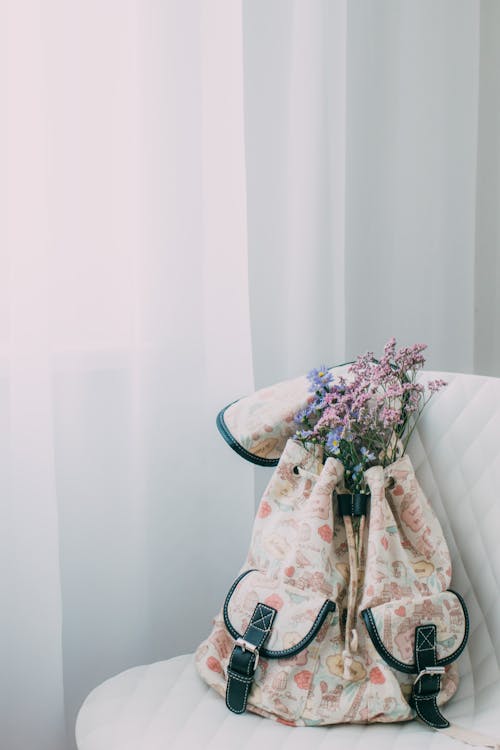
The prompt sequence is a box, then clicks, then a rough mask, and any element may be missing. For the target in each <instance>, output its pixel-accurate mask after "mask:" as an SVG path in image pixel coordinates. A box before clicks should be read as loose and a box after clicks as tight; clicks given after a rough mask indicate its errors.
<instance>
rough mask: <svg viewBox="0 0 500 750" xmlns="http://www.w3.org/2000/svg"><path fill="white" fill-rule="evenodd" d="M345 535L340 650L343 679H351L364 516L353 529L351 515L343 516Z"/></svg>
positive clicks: (356, 646)
mask: <svg viewBox="0 0 500 750" xmlns="http://www.w3.org/2000/svg"><path fill="white" fill-rule="evenodd" d="M343 519H344V525H345V530H346V537H347V549H348V555H349V588H348V593H347V617H346V622H345V641H344V651H343V652H342V656H343V662H344V679H345V680H350V679H352V662H353V656H352V655H353V654H355V653H356V652H357V650H358V631H357V630H356V628H355V627H354V620H355V617H356V602H357V598H358V587H359V580H360V570H361V562H362V555H363V541H364V530H365V516H364V515H362V516H360V519H359V527H358V528H357V529H356V530H355V529H354V524H353V522H352V516H348V515H346V516H343Z"/></svg>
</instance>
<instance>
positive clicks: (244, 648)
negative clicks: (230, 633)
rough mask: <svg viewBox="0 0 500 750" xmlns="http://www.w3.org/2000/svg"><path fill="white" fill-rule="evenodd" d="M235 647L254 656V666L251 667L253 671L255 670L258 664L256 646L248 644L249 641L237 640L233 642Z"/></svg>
mask: <svg viewBox="0 0 500 750" xmlns="http://www.w3.org/2000/svg"><path fill="white" fill-rule="evenodd" d="M234 645H235V646H239V647H240V648H241V650H242V651H250V652H251V653H252V654H254V656H255V664H254V665H253V668H254V670H255V669H257V664H258V663H259V652H258V650H257V646H256V645H255V644H254V643H250V641H246V640H245V639H244V638H237V639H236V640H235V642H234Z"/></svg>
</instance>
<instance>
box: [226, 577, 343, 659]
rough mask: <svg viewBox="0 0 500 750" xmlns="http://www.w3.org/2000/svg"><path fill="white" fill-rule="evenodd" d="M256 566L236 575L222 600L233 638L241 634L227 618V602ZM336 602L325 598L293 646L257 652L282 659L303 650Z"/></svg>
mask: <svg viewBox="0 0 500 750" xmlns="http://www.w3.org/2000/svg"><path fill="white" fill-rule="evenodd" d="M256 570H257V569H256V568H251V569H250V570H245V572H244V573H241V575H239V576H238V578H237V579H236V580H235V582H234V583H233V585H232V586H231V588H230V589H229V591H228V593H227V596H226V600H225V602H224V607H223V615H224V623H225V625H226V628H227V629H228V631H229V632H230V634H231V635H232V637H233V638H234V639H236V638H242V637H243V636H242V635H241V633H238V631H237V630H236V628H235V627H234V626H233V625H232V623H231V621H230V619H229V613H228V607H229V602H230V600H231V597H232V595H233V593H234V590H235V588H236V586H237V585H238V584H239V582H240V581H241V580H242V579H243V578H245V576H247V575H248V574H249V573H255V572H256ZM335 609H336V604H335V602H332V601H331V599H325V602H324V603H323V606H322V607H321V609H320V610H319V612H318V615H317V617H316V619H315V621H314V623H313V626H312V628H311V629H310V630H309V631H308V632H307V633H306V635H305V636H304V637H303V638H302V639H301V640H300V641H299V642H298V643H297V644H295V646H291V647H290V648H284V649H282V650H281V651H273V650H271V649H268V648H264V647H262V648H260V649H259V654H260V656H263V657H265V658H266V659H283V658H286V657H288V656H295V655H296V654H299V653H300V652H301V651H303V650H304V649H305V648H306V646H308V645H309V644H310V643H311V641H312V640H314V638H316V636H317V635H318V632H319V631H320V629H321V626H322V625H323V623H324V622H325V619H326V616H327V615H328V613H329V612H335Z"/></svg>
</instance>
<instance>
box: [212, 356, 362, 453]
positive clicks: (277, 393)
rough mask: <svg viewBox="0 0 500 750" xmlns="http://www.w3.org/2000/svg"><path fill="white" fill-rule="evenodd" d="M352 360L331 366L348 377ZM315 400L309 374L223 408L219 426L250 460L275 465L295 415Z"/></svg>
mask: <svg viewBox="0 0 500 750" xmlns="http://www.w3.org/2000/svg"><path fill="white" fill-rule="evenodd" d="M350 364H351V363H350V362H347V363H345V364H342V365H338V366H336V367H332V368H329V369H330V371H331V372H333V373H334V374H335V375H337V376H338V375H343V376H344V377H347V370H348V368H349V365H350ZM312 399H313V394H311V392H310V391H309V381H308V380H307V376H306V375H301V376H300V377H298V378H293V379H291V380H284V381H282V382H280V383H276V384H275V385H272V386H269V387H267V388H261V389H260V390H258V391H256V392H255V393H253V394H251V395H250V396H245V397H244V398H240V399H238V400H237V401H233V403H231V404H229V405H228V406H226V407H224V409H222V410H221V411H220V412H219V414H218V415H217V428H218V430H219V432H220V434H221V435H222V437H223V438H224V440H225V441H226V443H228V445H230V446H231V448H233V450H235V451H236V452H237V453H238V454H239V455H240V456H242V457H243V458H245V459H246V460H247V461H251V462H252V463H255V464H259V465H261V466H276V465H277V463H278V461H279V458H280V456H281V453H282V452H283V449H284V447H285V444H286V441H287V440H288V438H289V437H291V436H292V435H293V434H294V433H295V431H296V430H297V427H298V426H297V424H296V423H295V422H294V416H295V415H296V414H297V413H298V412H299V411H300V410H301V409H304V408H305V407H306V406H307V405H308V403H309V402H310V401H312Z"/></svg>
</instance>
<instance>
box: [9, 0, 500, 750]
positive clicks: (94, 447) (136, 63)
mask: <svg viewBox="0 0 500 750" xmlns="http://www.w3.org/2000/svg"><path fill="white" fill-rule="evenodd" d="M499 38H500V12H499V5H498V3H496V2H491V1H489V0H481V2H477V1H476V0H439V2H436V0H408V2H399V1H397V0H349V1H347V0H272V2H269V0H246V1H245V2H242V0H210V2H209V1H208V0H140V2H139V0H85V2H83V1H82V2H72V3H68V2H66V1H65V0H10V1H9V0H4V1H3V2H2V3H0V49H1V50H2V55H3V61H2V64H1V65H0V76H1V78H0V86H1V87H2V89H1V94H2V95H1V99H0V101H1V102H2V108H3V110H2V113H1V116H0V143H1V144H2V148H1V149H0V174H1V175H2V178H0V185H1V188H0V189H1V190H2V193H1V195H0V212H1V215H0V219H1V221H0V225H1V227H2V232H3V236H2V241H1V251H0V252H1V255H0V264H1V265H0V414H1V415H2V419H1V420H0V445H1V451H0V490H1V494H0V498H1V499H0V514H1V515H0V536H1V539H0V550H1V552H0V555H1V558H0V559H1V567H0V591H1V604H2V613H1V617H0V655H1V656H0V667H1V671H0V745H1V746H2V748H4V747H5V748H6V750H21V748H22V750H68V749H69V750H71V748H73V725H74V718H75V713H76V710H77V708H78V706H79V705H80V703H81V701H82V700H83V698H84V697H85V695H86V694H87V692H88V691H89V690H90V689H91V688H93V687H94V686H95V685H97V684H98V683H99V682H101V681H102V680H104V679H105V678H107V677H109V676H111V675H112V674H114V673H116V672H118V671H120V670H123V669H125V668H127V667H129V666H132V665H135V664H139V663H145V662H148V661H152V660H156V659H162V658H167V657H169V656H171V655H173V654H176V653H181V652H183V651H189V650H192V649H193V648H194V647H195V645H196V644H197V643H198V642H199V640H200V639H201V638H202V637H203V636H204V635H205V634H206V632H208V628H209V624H210V617H211V616H212V615H213V614H214V613H215V612H216V611H217V610H218V608H219V606H220V602H221V599H222V596H223V593H224V590H225V589H226V587H227V585H228V583H229V581H230V580H231V576H232V575H233V574H234V571H235V570H237V568H238V567H239V565H240V563H241V559H242V557H243V554H244V552H245V550H246V548H247V544H248V537H249V533H250V528H251V521H252V517H253V507H254V506H253V503H254V490H253V486H254V484H253V483H254V473H253V470H252V467H251V466H250V465H248V464H245V463H244V462H243V461H241V460H240V459H239V458H238V457H237V456H236V454H233V453H231V451H230V450H229V449H228V448H227V447H226V446H225V445H224V444H223V442H222V441H221V440H220V439H219V438H218V437H217V436H216V433H215V427H214V417H215V414H216V412H217V410H218V409H219V408H220V407H221V406H222V405H224V404H225V403H227V402H229V401H231V400H232V399H235V398H237V397H239V396H241V395H243V394H245V393H247V392H249V391H251V390H253V388H254V387H255V386H261V385H264V384H265V383H270V382H274V381H276V380H279V379H282V378H285V377H287V376H291V375H295V374H298V373H301V372H304V371H305V370H306V369H309V368H310V367H311V366H313V365H315V364H317V363H318V362H320V361H322V360H326V361H327V362H328V363H334V362H340V361H344V360H345V359H348V358H351V357H352V356H354V355H355V354H356V353H357V352H359V351H364V350H365V349H368V348H369V349H374V350H377V349H380V347H381V345H382V344H383V342H384V341H385V340H386V339H387V338H388V337H389V336H390V335H393V334H394V335H395V336H397V337H398V339H399V340H400V341H401V343H403V342H413V341H418V340H423V341H426V342H427V343H428V344H429V346H430V348H429V366H431V367H433V368H434V369H450V370H464V371H471V370H473V369H474V368H475V369H476V370H477V371H480V372H481V371H482V372H493V373H494V374H497V375H498V374H500V362H499V355H498V352H499V349H498V337H496V338H495V335H494V334H495V325H496V321H497V320H498V319H500V312H499V310H500V307H499V305H498V300H497V293H496V288H497V286H498V285H497V283H496V279H497V278H498V268H499V254H498V236H499V233H498V211H497V207H498V200H499V185H500V167H499V164H500V159H499V158H498V156H499V153H500V151H499V150H498V132H497V130H498V128H497V129H495V127H494V123H495V122H498V121H499V120H498V117H499V113H500V107H499V102H500V93H499V86H498V80H499V78H498V72H497V70H498V55H499V52H498V50H499V49H500V45H499V44H498V39H499ZM5 62H6V63H7V64H6V65H5V64H4V63H5ZM247 210H248V213H247ZM247 215H248V220H247ZM247 224H248V226H247ZM247 238H248V247H249V251H248V258H247ZM250 332H251V334H250ZM252 363H254V367H253V366H252ZM253 369H254V370H255V383H254V380H253ZM257 476H258V480H257V487H258V489H257V492H259V491H260V485H261V484H262V483H263V482H265V481H267V478H268V472H266V470H261V469H259V470H258V474H257Z"/></svg>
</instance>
